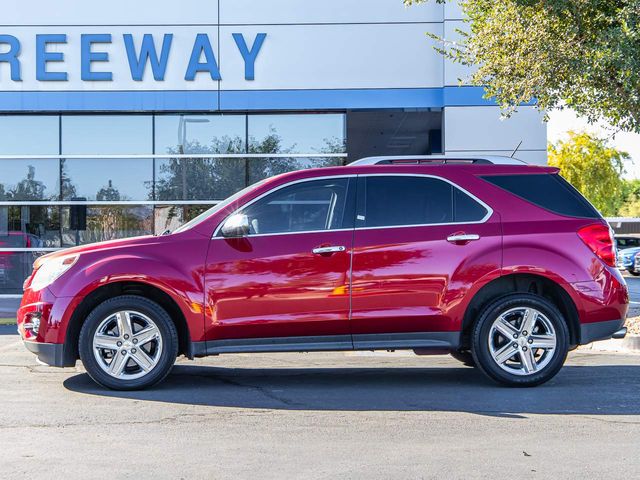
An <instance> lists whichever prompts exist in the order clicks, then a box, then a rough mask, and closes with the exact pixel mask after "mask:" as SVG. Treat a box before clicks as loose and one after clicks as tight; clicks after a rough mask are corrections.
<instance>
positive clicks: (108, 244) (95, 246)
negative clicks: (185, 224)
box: [34, 235, 168, 268]
mask: <svg viewBox="0 0 640 480" xmlns="http://www.w3.org/2000/svg"><path fill="white" fill-rule="evenodd" d="M167 238H168V237H156V236H153V235H146V236H144V237H132V238H123V239H119V240H108V241H105V242H98V243H90V244H88V245H80V246H77V247H70V248H65V249H64V250H58V251H56V252H51V253H48V254H46V255H43V256H41V257H38V259H37V260H36V262H35V264H34V266H35V267H36V268H37V267H38V266H40V264H41V263H42V262H43V261H45V260H48V259H50V258H57V257H65V256H67V255H73V254H83V253H90V252H104V251H108V250H115V249H118V248H124V247H136V246H144V245H152V244H157V243H162V242H164V241H166V239H167Z"/></svg>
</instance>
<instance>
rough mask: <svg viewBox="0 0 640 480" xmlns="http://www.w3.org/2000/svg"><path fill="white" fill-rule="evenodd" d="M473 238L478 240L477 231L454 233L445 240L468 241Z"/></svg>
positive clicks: (454, 241) (452, 241)
mask: <svg viewBox="0 0 640 480" xmlns="http://www.w3.org/2000/svg"><path fill="white" fill-rule="evenodd" d="M474 240H480V235H478V234H477V233H454V234H453V235H449V236H448V237H447V242H451V243H468V242H472V241H474Z"/></svg>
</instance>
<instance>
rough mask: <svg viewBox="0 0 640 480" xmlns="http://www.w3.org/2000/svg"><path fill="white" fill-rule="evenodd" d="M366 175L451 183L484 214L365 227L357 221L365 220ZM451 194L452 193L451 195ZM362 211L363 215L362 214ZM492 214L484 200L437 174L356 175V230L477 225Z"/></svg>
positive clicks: (369, 174)
mask: <svg viewBox="0 0 640 480" xmlns="http://www.w3.org/2000/svg"><path fill="white" fill-rule="evenodd" d="M367 177H414V178H432V179H435V180H440V181H443V182H445V183H448V184H449V185H451V186H452V187H453V188H454V189H458V191H460V192H462V193H463V194H464V195H467V196H468V197H470V198H471V199H472V200H474V201H475V202H477V203H479V204H480V205H481V206H482V207H483V208H484V209H485V210H486V211H487V213H486V215H485V216H484V217H482V218H481V219H480V220H476V221H471V222H441V223H421V224H410V225H402V224H401V225H384V226H382V225H381V226H374V227H367V226H362V225H358V222H362V221H364V222H366V211H365V210H366V206H365V205H366V191H365V189H364V188H362V186H363V185H364V180H365V179H366V178H367ZM361 179H362V180H361ZM452 196H453V195H452ZM363 213H364V215H363ZM492 215H493V208H491V207H490V206H489V205H487V204H486V203H485V202H483V201H482V200H480V199H479V198H478V197H477V196H476V195H474V194H473V193H471V192H469V191H468V190H466V189H464V188H462V187H461V186H459V185H458V184H456V183H455V182H452V181H451V180H449V179H447V178H444V177H441V176H438V175H430V174H425V173H366V174H362V175H358V187H357V201H356V224H355V229H356V230H381V229H394V228H421V227H438V226H447V225H478V224H482V223H486V222H487V221H488V220H489V219H490V218H491V216H492ZM360 217H364V219H363V220H360Z"/></svg>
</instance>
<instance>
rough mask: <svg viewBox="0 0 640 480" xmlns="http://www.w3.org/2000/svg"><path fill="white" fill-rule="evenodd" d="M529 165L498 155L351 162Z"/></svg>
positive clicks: (427, 156)
mask: <svg viewBox="0 0 640 480" xmlns="http://www.w3.org/2000/svg"><path fill="white" fill-rule="evenodd" d="M419 164H436V165H468V164H485V165H528V163H527V162H525V161H523V160H520V159H518V158H511V157H501V156H497V155H474V156H465V155H405V156H384V157H366V158H361V159H360V160H356V161H355V162H352V163H350V164H349V166H352V165H419Z"/></svg>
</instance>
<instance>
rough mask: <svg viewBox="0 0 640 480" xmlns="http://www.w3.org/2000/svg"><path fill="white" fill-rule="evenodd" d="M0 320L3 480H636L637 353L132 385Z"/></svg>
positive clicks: (214, 361)
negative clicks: (503, 371) (49, 361)
mask: <svg viewBox="0 0 640 480" xmlns="http://www.w3.org/2000/svg"><path fill="white" fill-rule="evenodd" d="M13 331H14V330H13V327H0V333H3V334H2V335H0V385H1V388H0V406H1V408H0V466H1V467H2V470H1V471H2V474H1V475H2V478H3V479H7V478H29V479H34V478H56V477H57V478H65V479H76V478H78V479H80V478H83V479H85V478H208V479H213V478H216V479H217V478H249V477H254V478H260V479H270V478H278V479H282V478H390V477H395V478H465V479H468V478H518V477H520V476H524V475H526V476H527V478H560V477H563V478H594V479H595V478H602V477H605V476H606V477H607V478H627V479H628V478H637V476H638V471H639V469H640V456H639V455H638V446H640V402H639V398H640V395H639V394H640V355H621V354H602V353H587V352H574V353H572V354H570V359H569V362H568V365H567V366H565V368H564V369H563V370H562V371H561V372H560V374H559V375H558V376H557V377H556V378H555V379H554V380H552V381H551V382H550V383H548V384H546V385H544V386H541V387H537V388H534V389H507V388H503V387H499V386H496V385H494V384H493V383H491V382H489V381H488V380H486V379H485V378H484V377H483V376H482V375H481V374H480V373H479V372H478V371H476V370H475V369H473V368H468V367H463V366H461V365H460V364H459V363H457V362H456V361H455V360H453V359H451V358H450V357H447V356H438V357H416V356H413V355H410V354H408V353H406V352H397V353H375V354H372V353H359V354H353V353H351V354H344V353H327V354H272V355H267V354H263V355H227V356H220V357H210V358H207V359H201V360H198V361H196V362H189V361H186V360H185V361H180V362H179V364H178V366H177V367H176V368H175V369H174V370H173V373H172V374H171V375H170V377H169V378H168V380H167V381H166V382H165V383H163V384H161V385H160V386H158V387H156V388H154V389H152V390H147V391H143V392H129V393H123V392H112V391H107V390H104V389H102V388H99V387H98V386H96V385H95V384H94V383H93V382H92V381H91V380H90V379H89V378H88V376H87V375H86V374H85V373H84V371H83V370H82V368H81V364H80V363H78V367H77V368H71V369H64V370H60V369H54V368H49V367H45V366H40V365H37V364H36V363H35V360H34V357H33V356H32V355H31V354H29V353H28V352H26V351H25V350H24V348H23V347H22V345H21V344H20V341H19V339H18V337H17V336H16V335H14V333H13Z"/></svg>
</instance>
